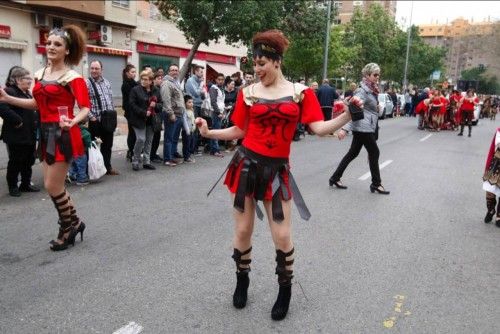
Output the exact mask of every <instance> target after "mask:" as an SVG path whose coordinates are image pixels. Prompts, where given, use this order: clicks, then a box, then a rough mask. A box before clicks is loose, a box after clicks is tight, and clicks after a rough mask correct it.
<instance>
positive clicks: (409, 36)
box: [403, 1, 413, 90]
mask: <svg viewBox="0 0 500 334" xmlns="http://www.w3.org/2000/svg"><path fill="white" fill-rule="evenodd" d="M412 16H413V1H412V2H411V10H410V22H409V25H408V37H407V39H406V60H405V73H404V77H403V88H404V90H406V89H407V88H408V83H407V79H406V78H407V75H408V58H409V56H410V42H411V19H412Z"/></svg>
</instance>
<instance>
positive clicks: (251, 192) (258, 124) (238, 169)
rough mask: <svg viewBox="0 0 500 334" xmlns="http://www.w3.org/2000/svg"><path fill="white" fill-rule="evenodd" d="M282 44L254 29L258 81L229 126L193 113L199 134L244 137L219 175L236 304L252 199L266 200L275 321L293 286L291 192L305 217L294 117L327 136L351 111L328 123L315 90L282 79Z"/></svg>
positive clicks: (246, 263) (242, 285) (248, 247)
mask: <svg viewBox="0 0 500 334" xmlns="http://www.w3.org/2000/svg"><path fill="white" fill-rule="evenodd" d="M287 47H288V40H287V38H286V37H285V36H284V35H283V33H282V32H281V31H279V30H270V31H265V32H261V33H257V34H256V35H255V36H254V38H253V57H254V59H253V60H254V64H255V65H254V69H255V72H256V74H257V76H258V77H259V79H260V82H258V83H256V84H252V85H250V86H247V87H245V88H243V89H242V90H240V93H239V94H238V97H237V101H236V106H235V110H234V113H233V117H232V121H233V124H234V125H233V126H232V127H229V128H226V129H210V130H209V129H208V126H207V122H206V120H204V119H202V118H197V119H196V123H197V126H198V127H199V129H200V133H201V135H202V136H204V137H206V138H210V139H220V140H232V139H240V138H241V139H243V141H242V145H241V146H240V147H239V148H238V150H236V152H235V154H234V156H233V159H232V160H231V162H230V163H229V165H228V168H227V174H226V178H225V181H224V184H225V185H226V186H227V187H228V189H229V191H230V192H231V194H232V200H233V207H234V210H233V216H234V219H235V222H236V223H235V231H234V238H233V247H234V251H233V256H232V257H233V259H234V261H235V263H236V280H237V283H236V289H235V291H234V294H233V305H234V306H235V307H236V308H243V307H245V305H246V302H247V291H248V286H249V283H250V280H249V272H250V263H251V261H252V260H251V252H252V233H253V227H254V220H255V213H257V216H258V217H259V218H261V219H262V217H263V214H262V211H261V210H260V208H259V206H258V205H257V201H263V202H264V208H265V212H266V214H267V219H268V221H269V226H270V228H271V235H272V238H273V242H274V246H275V248H276V274H277V275H278V285H279V292H278V297H277V299H276V302H275V303H274V306H273V308H272V311H271V317H272V319H274V320H281V319H283V318H285V316H286V315H287V312H288V308H289V304H290V298H291V293H292V290H291V289H292V278H293V263H294V260H293V259H294V245H293V242H292V235H291V212H290V210H291V199H292V198H293V199H294V201H295V204H296V205H297V207H298V209H299V213H300V215H301V217H302V218H303V219H306V220H307V219H309V218H310V213H309V211H308V209H307V207H306V205H305V203H304V201H303V199H302V196H301V194H300V191H299V189H298V187H297V184H296V183H295V180H294V178H293V176H292V174H291V173H290V166H289V155H290V145H291V142H292V138H293V134H294V132H295V129H296V126H297V123H298V122H299V121H301V122H302V123H307V124H309V126H310V127H311V129H312V131H314V132H315V133H316V134H318V135H326V134H328V133H331V132H333V131H335V130H336V129H338V128H340V127H341V126H342V125H344V124H346V123H347V122H348V121H349V119H350V118H351V117H350V115H349V113H344V114H342V115H341V116H339V117H338V118H336V119H334V120H330V121H327V122H325V121H324V120H323V114H322V112H321V108H320V105H319V103H318V100H317V98H316V95H315V94H314V92H313V91H312V90H311V89H310V88H308V87H306V86H304V85H301V84H297V83H296V84H294V83H292V82H289V81H288V80H286V79H285V77H284V76H283V73H282V71H281V65H282V60H283V53H284V52H285V51H286V49H287ZM354 100H355V101H358V102H359V100H357V99H354ZM345 109H347V107H345Z"/></svg>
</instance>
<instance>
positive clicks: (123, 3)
mask: <svg viewBox="0 0 500 334" xmlns="http://www.w3.org/2000/svg"><path fill="white" fill-rule="evenodd" d="M111 3H112V4H113V5H115V6H118V7H122V8H129V7H130V0H112V1H111Z"/></svg>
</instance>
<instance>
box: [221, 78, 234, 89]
mask: <svg viewBox="0 0 500 334" xmlns="http://www.w3.org/2000/svg"><path fill="white" fill-rule="evenodd" d="M231 81H234V83H235V84H236V80H233V79H232V78H231V77H226V79H225V80H224V87H226V86H227V85H229V84H230V83H231Z"/></svg>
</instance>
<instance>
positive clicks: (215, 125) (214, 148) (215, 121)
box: [210, 114, 222, 154]
mask: <svg viewBox="0 0 500 334" xmlns="http://www.w3.org/2000/svg"><path fill="white" fill-rule="evenodd" d="M221 125H222V119H220V118H219V117H218V116H217V115H215V114H214V115H213V116H212V129H220V128H221ZM217 152H220V149H219V140H218V139H210V154H214V153H217Z"/></svg>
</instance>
